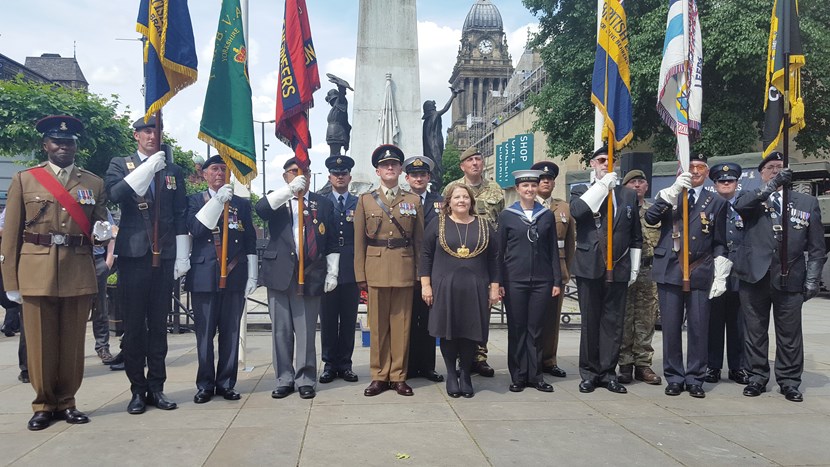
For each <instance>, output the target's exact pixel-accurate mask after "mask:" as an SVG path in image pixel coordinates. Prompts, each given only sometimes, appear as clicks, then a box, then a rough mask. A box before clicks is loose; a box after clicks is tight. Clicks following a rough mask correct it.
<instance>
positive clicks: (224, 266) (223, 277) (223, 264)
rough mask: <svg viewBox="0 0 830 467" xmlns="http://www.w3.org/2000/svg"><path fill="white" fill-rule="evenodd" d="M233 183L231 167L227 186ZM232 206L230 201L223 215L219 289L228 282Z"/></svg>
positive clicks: (226, 174) (226, 180)
mask: <svg viewBox="0 0 830 467" xmlns="http://www.w3.org/2000/svg"><path fill="white" fill-rule="evenodd" d="M230 182H231V169H230V167H229V168H227V169H226V170H225V184H226V185H227V184H228V183H230ZM230 206H231V203H230V201H228V202H227V203H225V208H224V213H223V216H222V217H223V220H222V257H221V258H219V264H220V268H219V271H220V272H219V288H220V289H224V288H225V285H226V283H227V281H228V217H229V215H230V213H229V211H230V209H229V208H230Z"/></svg>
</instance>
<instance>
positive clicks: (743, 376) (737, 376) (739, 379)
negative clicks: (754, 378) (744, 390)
mask: <svg viewBox="0 0 830 467" xmlns="http://www.w3.org/2000/svg"><path fill="white" fill-rule="evenodd" d="M729 379H731V380H732V381H734V382H736V383H738V384H749V373H747V372H746V370H734V371H733V370H729Z"/></svg>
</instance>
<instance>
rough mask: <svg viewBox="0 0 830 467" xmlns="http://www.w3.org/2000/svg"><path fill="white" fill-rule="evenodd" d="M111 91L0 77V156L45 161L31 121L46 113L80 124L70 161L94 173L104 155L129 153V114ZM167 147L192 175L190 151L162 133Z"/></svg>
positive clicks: (102, 168) (102, 166)
mask: <svg viewBox="0 0 830 467" xmlns="http://www.w3.org/2000/svg"><path fill="white" fill-rule="evenodd" d="M119 105H120V102H119V101H118V96H117V95H112V96H110V98H105V97H101V96H98V95H96V94H90V93H88V92H84V91H80V90H74V89H69V88H64V87H60V86H54V85H51V84H40V83H33V82H30V81H25V80H23V79H21V78H18V79H15V80H13V81H0V156H5V157H15V156H19V155H27V154H33V155H34V156H35V158H34V159H33V160H32V161H31V162H32V163H33V164H35V163H38V162H41V161H44V160H46V154H45V153H43V151H42V150H41V145H42V144H41V135H40V133H38V132H37V130H35V122H37V121H38V120H40V119H41V118H43V117H45V116H47V115H72V116H74V117H76V118H78V119H79V120H81V122H83V124H84V133H83V135H81V138H80V140H79V144H78V154H77V156H76V163H77V164H78V165H79V166H81V167H83V168H85V169H87V170H89V171H91V172H93V173H95V174H96V175H98V176H99V177H102V178H103V177H104V174H105V173H106V171H107V167H109V163H110V159H111V158H113V157H116V156H125V155H127V154H130V153H132V152H133V151H135V147H136V143H135V139H134V138H133V130H132V127H131V126H130V125H131V122H130V118H129V116H128V115H127V114H126V113H125V114H119V113H118V106H119ZM164 141H165V142H166V143H167V144H170V145H171V146H172V147H173V160H174V162H175V163H176V164H177V165H179V166H181V167H182V168H184V169H185V172H186V173H187V174H190V173H193V171H194V170H195V166H194V164H193V156H194V155H195V153H194V152H193V151H192V150H188V151H185V150H183V149H182V148H181V146H179V145H178V143H177V142H176V140H174V139H173V138H171V137H169V136H168V135H165V136H164Z"/></svg>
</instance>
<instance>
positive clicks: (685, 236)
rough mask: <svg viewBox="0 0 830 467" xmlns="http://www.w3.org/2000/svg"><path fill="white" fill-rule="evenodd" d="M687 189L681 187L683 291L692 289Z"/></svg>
mask: <svg viewBox="0 0 830 467" xmlns="http://www.w3.org/2000/svg"><path fill="white" fill-rule="evenodd" d="M690 274H691V273H690V271H689V190H687V189H685V188H684V189H683V291H684V292H689V291H691V290H692V283H691V280H690V279H689V276H690Z"/></svg>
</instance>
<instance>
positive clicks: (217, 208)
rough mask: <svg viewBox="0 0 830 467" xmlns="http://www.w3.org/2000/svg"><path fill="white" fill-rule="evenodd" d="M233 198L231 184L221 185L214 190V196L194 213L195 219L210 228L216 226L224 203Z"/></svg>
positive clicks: (223, 208) (223, 209)
mask: <svg viewBox="0 0 830 467" xmlns="http://www.w3.org/2000/svg"><path fill="white" fill-rule="evenodd" d="M231 198H233V187H232V186H231V185H223V186H222V187H221V188H219V189H218V190H217V191H216V196H214V197H213V198H211V199H209V200H208V201H207V203H205V205H204V206H202V209H199V212H197V213H196V220H198V221H199V222H201V224H202V225H204V226H205V227H207V228H208V229H210V230H213V229H214V228H215V227H216V224H217V223H218V222H219V217H221V216H222V213H223V212H224V211H225V203H227V202H228V201H230V200H231Z"/></svg>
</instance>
